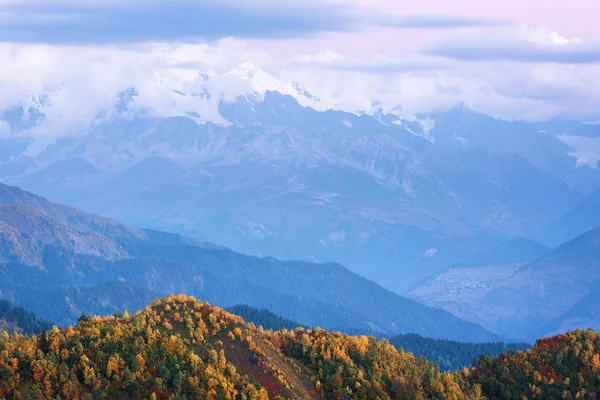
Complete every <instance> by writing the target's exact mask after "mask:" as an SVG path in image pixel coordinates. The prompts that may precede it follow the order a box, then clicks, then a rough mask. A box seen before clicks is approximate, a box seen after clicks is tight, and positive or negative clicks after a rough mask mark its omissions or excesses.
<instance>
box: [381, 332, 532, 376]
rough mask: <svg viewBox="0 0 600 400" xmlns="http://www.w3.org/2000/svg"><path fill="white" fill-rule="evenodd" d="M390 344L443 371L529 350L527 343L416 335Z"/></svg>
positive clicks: (395, 339) (393, 339) (397, 338)
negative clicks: (485, 358)
mask: <svg viewBox="0 0 600 400" xmlns="http://www.w3.org/2000/svg"><path fill="white" fill-rule="evenodd" d="M390 343H391V344H393V345H394V346H395V347H396V348H398V349H400V348H401V349H403V350H404V351H406V352H410V353H413V354H414V355H415V356H417V357H425V358H426V359H428V360H429V361H431V362H435V363H437V364H438V365H439V366H440V369H441V370H442V371H452V370H456V371H458V370H460V369H462V368H463V367H468V368H470V367H471V365H472V364H473V361H474V360H475V359H476V358H479V357H481V356H483V355H489V356H495V355H498V354H500V353H504V352H506V351H518V350H527V349H528V348H531V346H530V345H528V344H527V343H502V342H496V343H463V342H455V341H453V340H441V339H431V338H426V337H423V336H419V335H414V334H410V333H409V334H403V335H397V336H394V337H392V338H391V339H390Z"/></svg>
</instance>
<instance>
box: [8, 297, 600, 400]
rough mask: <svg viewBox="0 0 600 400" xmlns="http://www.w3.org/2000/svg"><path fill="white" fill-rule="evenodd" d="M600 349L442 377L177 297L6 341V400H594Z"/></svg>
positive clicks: (543, 348)
mask: <svg viewBox="0 0 600 400" xmlns="http://www.w3.org/2000/svg"><path fill="white" fill-rule="evenodd" d="M599 343H600V336H599V335H598V334H596V333H594V332H593V331H587V332H582V331H577V332H574V333H570V334H567V335H560V336H557V337H555V338H546V339H542V340H540V341H538V343H537V344H536V347H535V348H534V349H533V350H527V351H525V352H517V353H511V352H508V353H506V354H504V355H501V356H498V357H493V358H492V357H482V358H481V359H480V360H478V361H477V362H476V363H475V365H474V367H473V368H471V369H470V370H469V369H466V368H465V369H463V371H462V372H460V373H443V372H440V371H439V368H438V367H437V366H436V365H434V364H432V363H430V362H428V361H426V360H425V359H423V358H415V356H413V355H412V354H410V353H405V352H403V351H402V350H397V349H396V348H394V347H393V346H392V345H391V344H390V343H389V342H388V341H386V340H381V341H377V340H376V339H375V338H374V337H366V336H360V337H351V336H347V335H343V334H340V333H328V332H327V331H324V330H321V329H315V330H306V329H303V328H297V329H296V330H287V329H283V330H280V331H270V330H269V331H265V330H264V329H262V328H260V327H259V328H257V327H255V326H254V325H253V324H247V323H245V322H244V320H243V319H242V318H241V317H239V316H236V315H234V314H231V313H228V312H226V311H224V310H223V309H220V308H218V307H214V306H211V305H209V304H207V303H203V302H199V301H197V300H196V299H194V298H193V297H187V296H185V295H178V296H173V295H171V296H169V297H168V298H166V299H163V300H156V301H154V302H153V304H152V306H147V307H146V308H145V309H144V310H143V311H139V312H137V313H135V314H134V315H129V314H128V313H125V314H124V315H123V316H122V317H118V318H117V317H114V316H111V317H104V318H100V317H88V318H82V319H81V320H80V322H79V324H78V325H77V326H76V327H75V328H72V327H69V328H67V329H64V330H59V329H57V328H53V329H52V330H51V331H49V332H46V333H43V334H41V335H38V336H31V337H25V336H22V335H19V334H16V335H14V336H13V337H12V338H11V337H9V336H8V335H7V334H4V335H3V336H2V337H0V350H1V351H0V376H2V377H3V378H2V380H0V397H1V398H6V399H16V398H55V397H58V396H60V397H62V398H69V399H88V398H99V397H110V398H127V399H142V398H144V399H146V398H148V399H193V398H202V399H219V398H222V399H237V398H245V399H269V398H273V399H277V398H279V399H344V398H346V399H375V398H379V399H431V398H448V399H484V398H521V396H524V397H531V396H532V395H535V396H536V397H538V398H550V396H554V397H556V396H558V397H561V396H563V397H564V396H566V397H568V398H572V397H575V396H577V397H578V398H593V397H590V396H593V393H594V392H597V390H598V389H600V379H599V378H598V376H600V375H599V374H598V372H600V361H599V360H600V344H599ZM577 349H578V350H577ZM576 350H577V351H576ZM515 396H516V397H515Z"/></svg>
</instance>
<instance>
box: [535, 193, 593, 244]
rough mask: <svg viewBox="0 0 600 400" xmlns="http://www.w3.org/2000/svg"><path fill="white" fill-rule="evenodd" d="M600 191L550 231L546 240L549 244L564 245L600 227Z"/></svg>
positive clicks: (577, 206) (576, 207)
mask: <svg viewBox="0 0 600 400" xmlns="http://www.w3.org/2000/svg"><path fill="white" fill-rule="evenodd" d="M598 209H600V190H598V191H597V192H595V193H593V194H591V195H590V196H588V197H586V198H585V199H584V200H582V201H581V202H580V203H579V204H577V205H576V206H575V207H573V208H572V209H571V210H570V211H569V212H567V213H566V214H565V215H563V216H561V218H559V219H558V221H555V222H553V224H552V225H551V226H550V228H549V229H548V233H547V234H546V235H545V236H546V237H545V239H546V240H547V241H549V242H554V243H558V244H560V243H563V242H566V241H569V240H572V239H574V238H576V237H577V236H579V235H581V234H583V233H585V232H587V231H589V230H592V229H595V228H598V227H600V213H598Z"/></svg>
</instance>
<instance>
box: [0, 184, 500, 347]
mask: <svg viewBox="0 0 600 400" xmlns="http://www.w3.org/2000/svg"><path fill="white" fill-rule="evenodd" d="M1 187H2V190H3V193H5V195H4V196H3V198H4V199H5V201H4V203H5V205H4V206H2V207H0V223H2V224H4V226H6V227H7V229H6V231H3V232H0V241H2V243H4V247H3V248H2V253H0V254H2V255H6V254H8V255H12V254H17V255H18V257H17V256H14V257H13V259H8V258H10V257H6V256H4V257H3V258H2V259H3V260H4V261H3V262H1V263H0V278H1V279H0V290H1V291H2V292H1V293H2V297H4V298H7V299H10V300H11V301H14V302H15V303H16V304H23V305H26V306H27V308H28V309H30V310H31V311H33V312H35V313H36V314H37V315H39V316H40V317H44V318H52V319H53V320H54V321H56V322H58V323H60V324H69V323H73V322H74V321H75V320H76V319H77V318H78V317H79V316H80V315H81V314H82V313H83V314H90V313H112V312H115V311H117V310H119V309H120V310H121V311H123V308H127V309H129V311H135V310H136V309H139V307H141V306H142V305H143V304H144V303H145V302H147V301H148V299H149V298H150V297H152V296H155V294H158V295H161V294H166V293H172V292H175V291H180V292H187V293H190V294H191V295H195V296H197V297H199V298H203V299H206V300H209V301H211V302H214V303H215V304H218V305H220V306H223V307H231V306H234V305H237V304H248V305H250V306H254V307H259V308H267V309H269V310H272V311H274V312H276V313H277V314H279V315H281V316H283V317H286V318H289V319H291V320H294V321H298V322H299V323H302V324H304V325H308V326H322V327H328V328H338V327H348V328H355V329H365V328H370V329H376V330H381V331H382V332H389V333H401V332H414V333H419V334H423V335H428V336H435V337H444V338H450V339H456V340H466V341H490V340H498V339H499V337H498V336H497V335H495V334H492V333H490V332H488V331H486V330H484V329H483V328H481V327H480V326H477V325H475V324H471V323H467V322H465V321H462V320H460V319H458V318H456V317H454V316H452V315H451V314H449V313H447V312H444V311H440V310H436V309H432V308H428V307H425V306H422V305H420V304H418V303H416V302H414V301H411V300H407V299H405V298H403V297H400V296H398V295H396V294H393V293H392V292H389V291H387V290H385V289H383V288H382V287H380V286H378V285H376V284H375V283H373V282H371V281H368V280H366V279H364V278H361V277H360V276H358V275H356V274H354V273H352V272H350V271H349V270H347V269H345V268H343V267H342V266H340V265H337V264H313V263H307V262H283V261H278V260H276V259H273V258H262V259H260V258H256V257H250V256H245V255H242V254H239V253H235V252H233V251H230V250H227V249H222V248H219V247H217V246H214V245H208V244H196V243H195V242H194V241H192V240H190V239H187V238H185V237H181V236H178V235H171V234H166V233H160V232H152V231H146V230H139V229H134V228H129V227H127V226H125V225H121V224H119V223H117V222H115V221H113V220H108V219H105V218H101V217H97V216H93V215H89V214H85V213H83V212H81V211H78V210H75V209H72V208H69V207H64V206H60V205H58V204H54V203H50V202H48V201H46V200H43V199H41V198H39V197H36V196H33V195H32V194H30V193H27V192H23V191H21V190H19V189H17V188H12V187H8V186H1ZM23 204H25V205H27V207H24V206H23ZM2 210H10V213H8V212H6V213H2V212H1V211H2ZM20 213H22V214H20ZM7 215H8V217H6V216H7ZM32 215H33V216H34V217H35V218H34V217H32ZM22 221H27V222H28V223H29V221H34V222H35V224H33V223H31V224H28V225H26V226H27V227H30V231H29V234H28V235H25V234H21V233H20V230H19V229H20V227H21V226H22ZM37 226H41V227H43V229H37V228H36V227H37ZM4 232H8V233H4ZM12 232H16V233H17V234H16V235H12ZM64 232H68V233H71V232H74V233H73V234H78V235H79V237H84V238H85V239H86V241H85V243H86V244H88V247H93V248H96V249H99V250H98V251H97V252H96V253H90V252H88V251H81V247H80V246H77V245H74V244H73V242H72V241H68V240H64V238H65V237H71V236H68V235H66V234H65V233H64ZM52 233H55V235H52ZM19 235H20V236H19ZM38 235H39V237H38ZM23 243H25V244H27V243H34V244H35V245H36V246H37V247H34V248H35V250H36V251H37V253H35V254H39V256H37V257H35V258H32V257H30V256H29V255H30V253H29V252H28V251H26V249H23V248H24V246H23V245H22V244H23ZM77 243H78V242H77ZM104 249H109V250H112V249H118V252H112V253H110V252H108V251H106V250H104ZM17 250H18V251H17ZM53 297H56V299H57V300H56V301H55V302H56V307H52V306H51V304H53V303H54V302H52V303H51V302H50V301H49V300H50V299H52V298H53Z"/></svg>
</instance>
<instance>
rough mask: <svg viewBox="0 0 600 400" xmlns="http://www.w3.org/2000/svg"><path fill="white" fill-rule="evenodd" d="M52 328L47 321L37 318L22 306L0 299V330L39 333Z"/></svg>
mask: <svg viewBox="0 0 600 400" xmlns="http://www.w3.org/2000/svg"><path fill="white" fill-rule="evenodd" d="M50 328H52V324H51V323H50V322H48V321H44V320H38V319H37V318H36V317H35V315H33V314H31V313H29V312H28V311H27V310H25V309H24V308H22V307H15V306H13V305H12V304H10V303H9V302H8V301H5V300H0V332H1V331H7V332H9V333H13V332H19V333H39V332H43V331H47V330H49V329H50Z"/></svg>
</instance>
